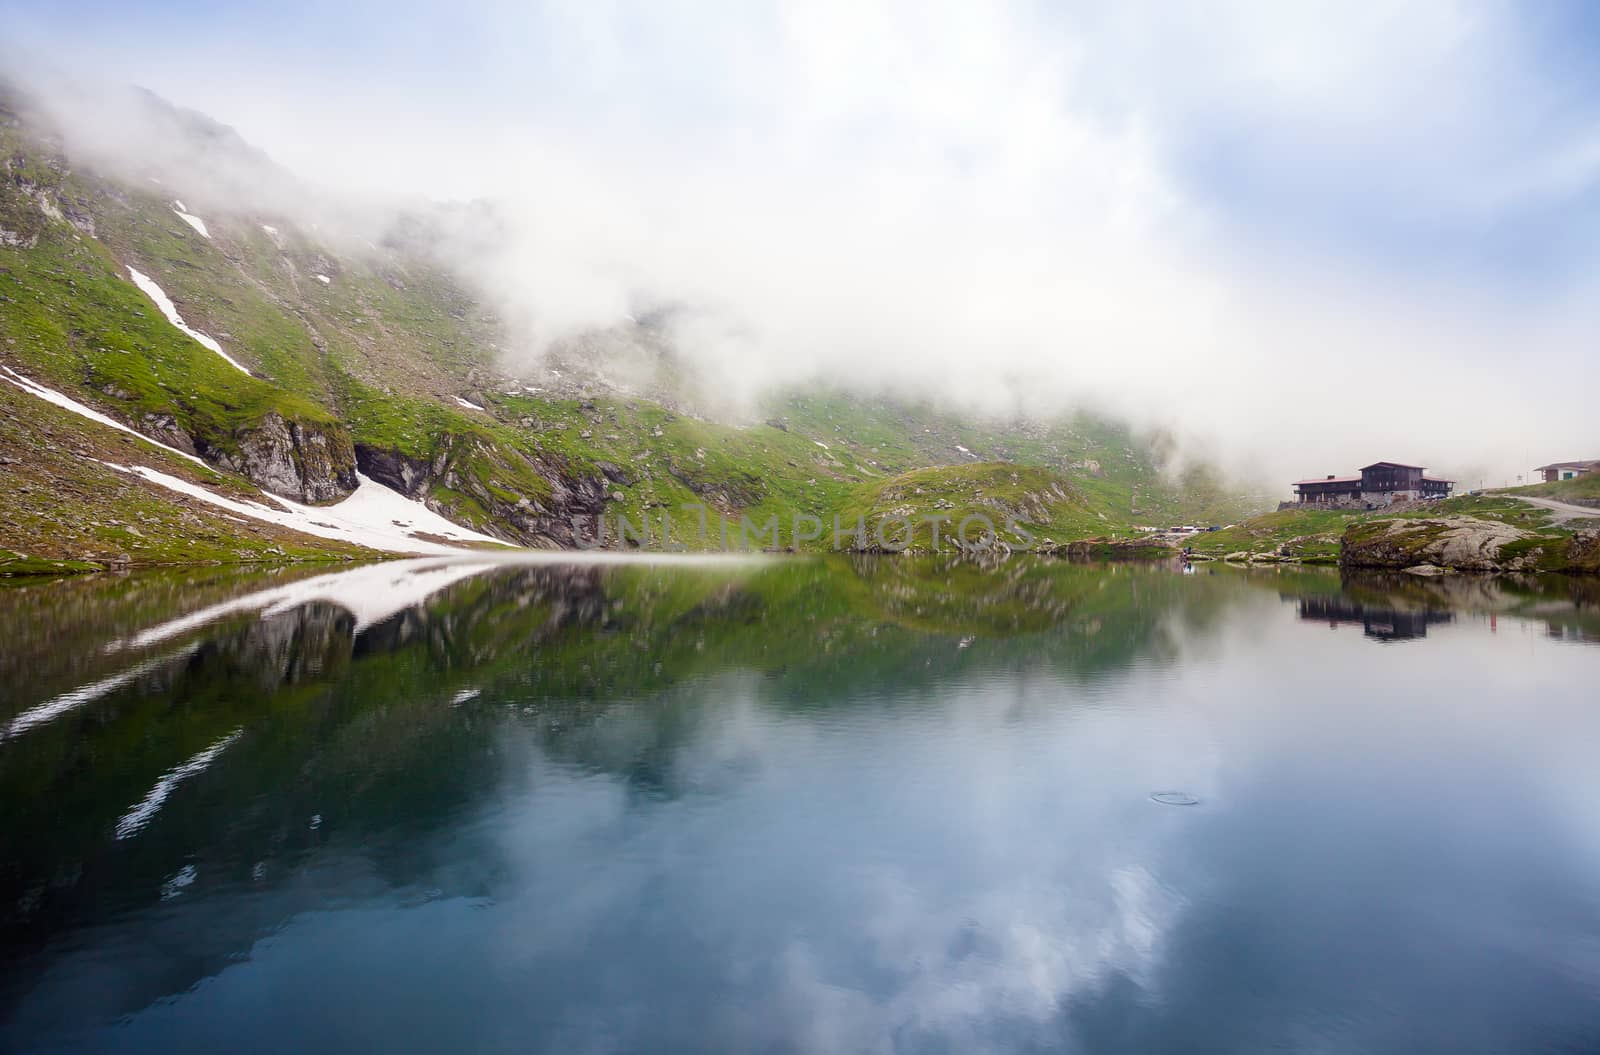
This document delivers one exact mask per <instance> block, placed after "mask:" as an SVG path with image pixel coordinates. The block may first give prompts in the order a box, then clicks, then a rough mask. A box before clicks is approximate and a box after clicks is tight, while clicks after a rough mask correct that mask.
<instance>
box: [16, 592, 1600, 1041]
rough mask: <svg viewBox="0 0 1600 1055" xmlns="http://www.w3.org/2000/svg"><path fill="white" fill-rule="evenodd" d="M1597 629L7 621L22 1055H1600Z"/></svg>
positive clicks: (1196, 602)
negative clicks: (360, 1054)
mask: <svg viewBox="0 0 1600 1055" xmlns="http://www.w3.org/2000/svg"><path fill="white" fill-rule="evenodd" d="M1597 604H1600V584H1597V583H1595V582H1592V581H1591V582H1580V581H1565V580H1563V581H1554V582H1545V581H1526V582H1519V581H1512V580H1494V581H1489V580H1474V579H1466V578H1455V577H1452V578H1448V579H1437V580H1414V579H1405V578H1403V577H1401V578H1395V579H1351V578H1345V579H1341V577H1340V575H1339V574H1338V573H1337V572H1331V571H1328V572H1324V571H1315V570H1310V569H1282V570H1267V571H1259V570H1258V571H1243V570H1235V569H1227V568H1201V569H1199V570H1198V571H1197V572H1195V573H1193V574H1183V573H1182V572H1181V571H1180V570H1178V569H1173V568H1167V567H1154V566H1138V567H1116V568H1099V567H1086V566H1075V565H1070V564H1065V563H1048V562H1035V561H1013V562H1011V563H1009V564H1006V565H1002V566H1001V567H1000V568H998V569H981V568H976V567H972V566H970V565H945V564H934V563H919V562H916V561H911V560H884V561H862V562H858V563H848V562H844V561H839V562H826V561H814V562H801V561H776V562H772V563H765V564H742V565H736V566H712V567H661V566H652V567H641V566H622V567H616V566H583V565H540V566H515V567H507V566H497V565H486V564H481V563H480V564H470V563H469V564H448V563H443V562H439V561H418V562H408V563H402V564H392V565H385V566H382V567H381V568H362V569H355V570H353V571H349V572H340V573H334V574H329V573H328V572H326V571H325V570H318V569H301V570H293V571H285V572H280V573H276V574H265V575H263V574H253V575H244V574H238V573H232V572H225V571H207V572H186V573H182V574H158V575H131V576H126V577H121V578H99V579H84V580H81V581H73V582H63V583H54V584H35V585H29V586H25V587H22V586H15V585H13V586H9V587H5V588H0V1050H8V1051H9V1050H16V1051H29V1050H41V1051H51V1050H66V1051H160V1052H164V1053H166V1052H173V1051H229V1052H239V1051H245V1052H256V1051H260V1052H268V1051H271V1052H278V1051H296V1052H338V1053H347V1052H352V1051H364V1050H372V1051H384V1052H442V1051H449V1052H457V1051H459V1052H474V1051H485V1052H518V1053H521V1052H562V1053H569V1052H652V1053H656V1052H668V1053H670V1052H700V1051H711V1052H771V1053H781V1052H960V1053H968V1052H991V1051H992V1052H1056V1051H1062V1052H1139V1053H1147V1052H1185V1053H1192V1052H1241V1051H1250V1052H1261V1051H1286V1052H1318V1053H1326V1052H1361V1053H1367V1052H1395V1053H1402V1052H1403V1053H1416V1052H1450V1053H1462V1052H1511V1051H1515V1052H1589V1051H1596V1050H1600V647H1596V642H1597V641H1600V608H1597ZM1160 792H1176V793H1179V794H1180V795H1183V796H1192V797H1193V798H1194V799H1197V800H1198V801H1197V802H1196V803H1195V804H1194V805H1188V806H1174V805H1164V804H1162V803H1160V802H1158V801H1155V800H1153V799H1152V795H1153V794H1156V793H1160Z"/></svg>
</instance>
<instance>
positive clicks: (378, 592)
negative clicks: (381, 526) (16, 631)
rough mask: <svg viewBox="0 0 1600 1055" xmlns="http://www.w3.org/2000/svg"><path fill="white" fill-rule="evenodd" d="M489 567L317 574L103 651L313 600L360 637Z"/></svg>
mask: <svg viewBox="0 0 1600 1055" xmlns="http://www.w3.org/2000/svg"><path fill="white" fill-rule="evenodd" d="M493 567H496V565H495V564H494V563H493V562H476V563H473V562H464V563H458V562H453V561H443V560H438V559H429V558H422V559H418V560H406V561H394V562H392V563H387V564H373V565H368V566H366V567H362V568H355V569H353V570H351V571H340V572H334V573H333V574H331V575H318V576H316V577H314V578H310V579H302V580H301V581H299V582H292V583H289V584H288V585H287V586H278V587H274V588H273V589H270V590H261V591H259V592H257V593H252V594H246V595H245V596H243V597H235V598H234V599H233V600H231V601H223V602H221V603H220V604H214V605H211V606H210V607H208V608H202V609H200V610H199V611H198V612H191V613H190V614H189V615H186V616H183V617H182V618H180V619H173V620H170V621H168V622H165V623H161V624H160V625H158V626H153V627H150V628H149V629H147V630H144V631H141V632H140V633H138V634H135V635H134V636H133V637H131V638H127V639H126V640H123V641H116V642H113V643H112V644H110V645H108V646H107V648H106V650H107V651H108V652H109V651H116V650H120V649H125V648H144V647H145V646H147V645H153V644H156V643H157V642H160V641H165V640H167V639H168V638H172V637H176V636H177V635H179V634H182V633H185V632H186V631H189V630H194V629H196V628H198V627H202V626H205V625H206V624H207V623H214V622H216V621H217V620H218V619H222V618H224V617H226V616H230V615H234V614H236V613H239V612H257V611H258V612H260V613H261V615H262V617H263V618H266V617H268V616H273V615H277V614H278V613H280V612H287V611H290V610H292V609H294V608H298V607H300V606H301V605H304V604H310V603H311V602H313V601H326V602H329V603H330V604H336V605H338V606H339V607H341V608H343V609H344V610H345V611H347V612H349V613H350V614H351V615H353V616H355V617H356V627H355V628H356V631H357V632H358V633H359V632H360V631H361V630H363V629H365V628H366V627H369V626H371V625H372V624H374V623H379V622H382V621H383V620H385V619H387V618H389V616H391V615H393V614H395V613H396V612H400V611H404V610H405V609H407V608H410V607H412V606H413V605H418V604H421V603H422V602H423V601H425V600H427V599H428V598H429V597H431V596H432V595H434V594H435V593H438V592H439V591H440V590H442V589H444V588H445V587H446V586H449V585H450V584H451V583H456V582H460V581H461V580H463V579H470V578H471V577H472V576H474V575H479V574H481V573H483V572H485V571H488V570H489V569H490V568H493Z"/></svg>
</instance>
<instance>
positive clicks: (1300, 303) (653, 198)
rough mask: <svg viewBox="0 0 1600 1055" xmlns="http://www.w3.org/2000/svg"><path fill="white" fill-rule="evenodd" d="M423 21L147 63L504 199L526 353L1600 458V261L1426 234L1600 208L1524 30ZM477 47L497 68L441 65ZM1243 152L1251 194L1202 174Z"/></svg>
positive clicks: (816, 17)
mask: <svg viewBox="0 0 1600 1055" xmlns="http://www.w3.org/2000/svg"><path fill="white" fill-rule="evenodd" d="M361 10H363V9H359V8H358V9H357V13H356V14H355V15H349V16H348V17H349V18H350V20H351V22H352V23H354V22H356V21H359V14H360V11H361ZM392 21H393V22H394V24H395V26H398V27H399V28H394V26H390V27H386V28H384V29H382V30H380V31H379V32H381V34H382V36H381V38H380V40H379V41H378V43H377V44H375V45H373V46H371V47H368V48H366V49H365V50H363V45H361V43H360V41H359V39H357V38H354V37H352V38H349V39H346V38H342V37H339V36H338V33H339V24H336V25H335V26H334V27H333V28H331V29H329V30H327V33H328V34H329V35H330V36H329V37H328V38H327V39H325V40H323V45H324V47H325V48H329V49H336V48H341V47H342V48H346V49H347V50H348V54H347V56H345V58H346V59H347V61H339V62H331V61H328V56H327V55H326V54H323V53H321V52H318V53H317V54H316V55H315V59H314V61H313V60H307V61H304V62H300V63H298V64H297V63H296V60H294V59H293V58H290V57H285V55H284V54H282V53H274V54H273V55H272V57H271V58H270V59H267V58H263V59H262V60H261V61H260V62H259V63H258V64H256V66H255V67H254V68H259V69H261V70H271V71H274V74H275V75H274V76H273V77H270V78H269V77H265V76H263V77H261V78H253V77H252V76H250V74H249V72H248V70H249V69H251V68H253V67H252V64H251V63H248V62H247V63H243V64H242V65H241V64H240V62H239V56H240V53H241V50H243V51H245V52H248V49H249V47H250V45H249V43H248V42H245V41H240V40H237V39H232V38H223V37H222V36H221V34H222V30H217V31H216V34H215V35H214V36H215V39H212V40H211V41H210V42H211V43H213V44H215V45H217V46H216V47H214V48H206V47H197V46H194V45H195V44H196V43H197V42H198V43H201V44H203V43H205V42H206V40H207V38H206V33H207V32H208V30H207V27H205V26H204V25H198V26H196V27H195V28H194V30H193V33H194V34H195V37H196V40H195V41H189V42H186V43H187V44H189V45H190V46H189V48H188V52H189V54H190V55H191V56H198V58H197V59H196V60H195V61H193V62H191V63H187V64H185V65H184V66H181V67H176V66H173V65H171V64H165V63H163V62H161V61H160V60H161V55H160V52H159V49H157V50H155V51H150V50H149V49H143V50H141V51H140V53H139V55H138V56H128V55H126V54H121V55H120V56H119V57H118V59H117V62H118V63H119V65H118V66H117V67H115V68H119V69H124V70H126V73H127V75H128V76H129V77H130V79H137V80H143V81H147V82H149V83H152V84H153V86H155V87H156V88H157V89H158V90H162V91H164V92H166V93H167V94H170V95H173V96H175V97H176V98H177V99H178V101H180V102H188V103H191V104H195V103H198V104H201V105H203V106H205V107H207V108H214V109H216V110H217V111H219V112H218V114H217V116H219V117H220V118H222V119H223V120H226V121H229V122H230V123H233V124H235V125H236V126H238V127H240V128H241V130H242V132H243V133H244V134H245V136H246V137H247V138H251V139H255V140H258V141H260V142H261V143H262V144H263V145H264V146H265V147H267V149H268V151H269V152H270V153H272V154H273V155H274V156H276V157H278V158H280V159H282V160H284V161H286V162H288V163H289V164H290V166H291V167H293V168H296V169H297V170H299V171H302V172H304V173H305V174H307V175H308V176H310V177H311V178H313V179H315V180H319V181H324V182H332V183H336V184H339V185H343V186H346V187H371V188H381V189H383V190H385V191H406V192H412V193H421V194H431V195H435V196H465V195H481V196H485V197H490V198H493V199H495V200H496V201H497V202H498V203H499V206H498V212H497V214H496V215H497V218H498V220H499V222H501V223H502V224H503V230H504V231H505V232H506V233H507V234H509V235H510V238H509V240H508V241H507V242H506V243H505V245H504V247H503V248H501V249H497V250H495V249H486V248H485V247H484V246H483V244H481V242H477V241H474V243H473V247H472V250H471V252H463V253H462V254H461V257H462V264H463V267H464V268H465V269H466V270H468V271H469V272H470V273H471V274H472V275H473V277H474V278H475V280H476V281H477V282H478V283H479V284H480V285H481V286H482V287H483V288H484V289H485V290H486V291H487V293H488V294H489V295H490V296H491V297H492V298H493V299H494V300H495V301H496V302H497V303H498V304H499V305H500V306H501V307H502V308H503V309H505V311H506V312H507V314H508V316H509V317H510V318H511V319H513V320H514V321H515V322H517V323H518V324H519V326H520V328H521V332H522V335H523V337H524V338H525V340H526V342H527V346H528V347H530V348H532V349H535V350H536V349H537V348H539V347H541V346H542V345H543V344H544V343H545V342H547V341H548V340H550V339H552V338H555V337H560V336H563V335H567V334H571V333H573V332H576V331H580V330H583V329H585V328H589V327H595V326H605V325H610V324H614V323H616V322H618V321H619V320H620V319H622V318H623V317H624V315H625V314H626V313H629V312H632V311H635V310H637V309H638V308H640V307H648V306H651V305H675V306H680V307H682V308H683V309H684V310H683V311H682V312H681V313H680V314H679V315H678V316H677V319H678V322H677V326H678V327H679V337H680V338H681V340H682V342H683V345H684V347H685V349H686V351H687V352H688V354H689V355H690V356H691V357H692V358H694V359H697V360H698V361H699V362H701V363H702V364H703V365H704V366H705V368H706V372H707V373H708V374H709V375H710V376H713V377H715V378H717V380H718V383H719V385H720V386H722V387H723V388H724V389H725V391H726V393H728V394H731V395H732V396H734V397H737V396H740V395H743V394H748V393H749V392H750V391H753V390H755V389H758V388H760V387H762V386H764V385H767V384H771V383H773V382H774V381H782V380H789V379H797V378H803V377H807V376H818V375H820V376H823V377H828V378H831V379H836V380H842V379H853V380H855V381H857V382H860V383H863V384H869V385H891V384H892V385H902V386H903V385H913V386H918V387H921V388H923V389H926V390H929V391H933V392H935V393H940V394H944V395H948V396H950V397H952V398H958V399H961V400H965V401H968V402H971V403H974V404H977V405H980V406H985V407H991V408H993V407H1011V406H1015V405H1017V403H1018V401H1019V399H1020V400H1022V401H1024V402H1032V403H1035V404H1043V405H1048V404H1049V403H1051V402H1056V401H1063V400H1095V401H1098V402H1103V403H1107V404H1109V405H1111V406H1112V407H1114V408H1117V409H1119V410H1121V411H1123V412H1126V413H1128V414H1130V415H1132V416H1134V417H1135V418H1136V419H1138V420H1141V421H1144V422H1162V423H1167V424H1173V425H1176V426H1177V427H1178V428H1179V429H1180V430H1182V431H1186V432H1188V433H1190V434H1192V435H1198V436H1205V437H1210V438H1214V439H1215V440H1216V441H1217V449H1219V450H1222V451H1224V452H1226V453H1227V454H1229V455H1230V456H1233V457H1235V458H1236V459H1241V460H1242V459H1247V458H1255V459H1256V460H1257V461H1259V462H1261V463H1263V464H1265V465H1266V466H1267V467H1268V468H1269V469H1270V470H1271V471H1272V472H1273V473H1274V474H1276V475H1280V476H1282V475H1287V474H1293V475H1300V474H1303V473H1316V472H1324V471H1335V470H1340V469H1346V468H1351V467H1353V466H1354V465H1356V464H1360V463H1361V462H1362V461H1365V460H1368V459H1370V458H1375V457H1402V458H1407V459H1420V460H1424V461H1427V462H1429V463H1431V464H1433V465H1435V466H1436V467H1438V468H1440V469H1442V470H1444V471H1447V472H1463V473H1464V472H1466V471H1468V470H1469V469H1472V468H1474V467H1479V466H1481V467H1483V471H1484V472H1485V473H1487V474H1492V475H1493V476H1496V477H1502V476H1510V475H1512V474H1514V473H1516V472H1518V471H1521V470H1523V469H1525V468H1526V466H1525V465H1524V464H1523V462H1524V461H1525V460H1527V459H1531V460H1532V461H1533V462H1535V463H1537V462H1539V461H1543V460H1547V458H1551V457H1558V456H1559V457H1569V456H1579V455H1582V454H1583V453H1584V452H1585V451H1587V450H1588V445H1591V444H1592V443H1593V442H1595V438H1594V436H1593V434H1592V430H1591V429H1590V427H1589V425H1588V415H1587V411H1586V409H1585V406H1584V399H1585V393H1586V392H1588V391H1593V390H1594V387H1595V382H1596V381H1597V380H1600V378H1597V377H1596V368H1595V366H1594V357H1593V356H1592V355H1591V354H1590V353H1589V346H1590V343H1591V342H1590V338H1589V336H1588V335H1589V334H1591V333H1592V332H1593V323H1594V322H1595V321H1596V320H1595V319H1594V312H1593V310H1592V309H1589V308H1586V307H1584V306H1583V305H1585V304H1586V303H1589V302H1591V301H1592V299H1593V294H1594V292H1595V286H1596V282H1595V278H1594V273H1593V269H1592V267H1591V265H1592V263H1593V261H1592V259H1587V258H1586V259H1567V260H1557V261H1556V263H1555V264H1554V265H1551V264H1550V263H1549V262H1548V261H1541V262H1540V263H1539V266H1540V267H1541V268H1543V269H1544V272H1545V273H1547V274H1548V281H1547V282H1545V283H1544V284H1543V285H1536V284H1534V283H1531V282H1528V281H1526V280H1524V279H1522V278H1521V277H1520V276H1519V274H1518V271H1519V266H1520V265H1519V261H1518V260H1515V259H1508V260H1506V261H1504V266H1503V270H1501V271H1496V270H1495V269H1494V268H1490V269H1489V270H1488V271H1484V270H1482V269H1479V270H1473V269H1462V268H1456V267H1454V266H1453V263H1454V261H1453V259H1452V256H1451V253H1452V252H1453V250H1440V249H1436V248H1433V247H1431V246H1430V245H1427V244H1423V243H1424V242H1425V241H1426V239H1425V238H1423V237H1422V236H1420V235H1418V234H1417V230H1418V229H1419V227H1418V226H1414V225H1420V228H1422V229H1426V230H1427V231H1428V232H1442V234H1441V235H1440V236H1439V237H1440V238H1441V239H1443V241H1444V242H1448V243H1449V244H1452V245H1454V244H1464V245H1467V246H1469V247H1471V246H1475V245H1477V244H1478V243H1477V242H1476V241H1475V240H1477V239H1480V238H1481V237H1483V232H1486V231H1487V232H1503V230H1504V229H1505V228H1507V227H1510V228H1512V229H1513V231H1515V229H1516V227H1517V225H1519V224H1520V225H1527V226H1528V229H1529V233H1528V234H1527V238H1529V239H1533V240H1537V238H1538V237H1539V235H1538V230H1537V229H1536V228H1535V227H1533V226H1532V221H1530V220H1528V219H1527V217H1526V215H1525V213H1524V210H1526V209H1529V208H1539V209H1552V208H1553V209H1559V208H1560V207H1561V206H1562V204H1563V203H1564V202H1566V201H1569V200H1571V199H1572V198H1573V196H1575V195H1581V194H1584V193H1591V192H1593V190H1594V185H1595V184H1594V180H1595V175H1596V169H1597V163H1596V160H1595V151H1594V142H1595V138H1594V137H1595V134H1596V133H1595V128H1596V127H1597V126H1596V124H1595V120H1594V111H1592V110H1591V111H1590V114H1589V118H1588V120H1589V124H1588V125H1587V126H1585V125H1584V124H1583V119H1582V117H1581V113H1580V116H1579V117H1578V118H1574V117H1572V110H1573V108H1572V105H1571V102H1572V100H1571V99H1570V98H1568V97H1567V96H1564V95H1563V88H1562V86H1560V85H1558V84H1555V83H1553V80H1552V77H1551V76H1550V75H1549V74H1547V73H1546V72H1544V71H1543V70H1542V67H1541V64H1540V62H1539V56H1538V55H1537V54H1536V51H1535V45H1536V43H1537V42H1536V41H1533V40H1532V39H1531V38H1530V36H1529V34H1528V32H1526V31H1524V30H1523V29H1522V28H1521V27H1520V24H1519V23H1518V22H1517V21H1515V20H1513V19H1512V18H1511V17H1510V15H1509V13H1508V12H1506V11H1505V10H1503V9H1502V8H1501V6H1500V5H1498V4H1469V3H1457V2H1437V3H1404V4H1400V3H1396V4H1376V5H1365V6H1363V7H1362V8H1361V9H1360V10H1355V11H1352V10H1351V9H1349V8H1348V6H1347V5H1334V4H1311V5H1293V6H1284V5H1270V4H1265V5H1264V4H1250V3H1242V2H1241V3H1228V4H1223V5H1208V6H1207V7H1206V8H1205V9H1204V10H1200V9H1191V10H1188V11H1182V10H1174V9H1173V8H1172V7H1171V6H1170V5H1165V4H1159V5H1157V4H1132V5H1119V6H1117V7H1115V8H1110V9H1098V10H1089V11H1086V12H1076V13H1072V14H1059V13H1054V12H1041V11H1039V10H1037V9H1034V8H1032V7H1029V6H1026V5H968V4H955V3H950V4H936V5H933V6H929V5H926V4H910V3H894V2H891V3H884V4H872V5H862V4H851V3H842V2H840V3H820V2H818V3H805V4H777V5H758V6H752V5H743V4H726V5H713V6H710V7H701V8H697V9H696V11H695V12H694V14H693V16H692V17H691V16H688V15H685V14H684V13H683V12H682V11H668V10H666V9H663V8H658V7H655V6H651V5H641V6H638V7H630V6H608V5H589V4H581V5H564V4H549V5H539V6H535V7H533V8H527V7H525V6H523V5H512V4H500V3H493V2H484V3H476V4H474V3H455V4H451V5H448V8H446V7H445V6H442V5H431V4H421V5H413V6H412V7H410V8H408V9H406V10H404V11H402V12H401V13H400V14H399V15H398V16H397V18H396V19H394V20H392ZM341 24H342V23H341ZM445 24H449V25H451V26H453V27H455V33H456V36H457V38H459V40H460V41H464V42H466V43H464V44H461V45H458V46H457V47H456V48H455V50H454V51H450V52H449V53H448V54H447V55H446V56H445V57H444V58H439V57H437V56H436V55H434V54H433V52H431V51H430V50H429V49H428V48H427V47H426V44H427V42H428V41H429V40H431V39H434V36H435V34H433V33H430V32H428V30H429V28H430V27H435V26H440V25H445ZM291 30H295V31H298V32H302V33H315V32H316V28H315V26H313V25H310V24H307V25H305V26H300V27H298V29H297V30H296V27H295V26H294V25H292V24H291V26H289V27H287V28H286V29H285V32H289V31H291ZM268 43H270V42H268ZM173 46H174V47H176V46H177V44H176V43H174V45H173ZM262 46H263V47H265V46H267V45H266V44H263V45H262ZM464 49H470V50H471V55H470V60H471V61H464V60H462V58H461V54H460V53H461V52H462V51H463V50H464ZM85 50H86V51H87V52H88V53H90V54H98V52H96V49H95V48H94V46H93V43H92V42H90V43H89V44H88V45H85ZM208 56H217V57H215V58H208ZM224 59H225V60H226V61H227V62H228V63H229V64H230V65H231V67H232V68H234V69H241V68H242V69H243V70H245V71H246V72H244V73H242V74H237V73H236V74H230V75H229V76H228V77H226V78H224V77H223V76H222V75H221V71H220V69H218V68H217V67H218V65H219V64H220V63H221V62H222V61H223V60H224ZM138 63H148V65H138ZM451 63H454V64H455V65H454V66H453V67H450V68H449V69H446V67H449V66H450V64H451ZM285 67H290V68H291V69H290V72H292V74H293V76H292V77H290V78H287V79H286V78H285V77H283V76H282V74H283V73H284V72H285ZM447 73H453V77H451V76H447V75H446V74H447ZM357 85H364V86H365V87H360V88H357ZM380 89H381V90H380ZM1568 95H1570V92H1569V93H1568ZM1218 157H1220V158H1221V161H1222V163H1229V162H1233V161H1237V162H1238V163H1239V165H1240V166H1241V167H1240V168H1239V170H1238V171H1230V173H1229V176H1228V178H1224V179H1221V180H1220V181H1217V180H1213V181H1209V182H1208V180H1207V179H1206V178H1204V174H1203V173H1197V171H1196V170H1195V166H1196V164H1198V163H1199V162H1197V159H1204V158H1212V159H1215V158H1218ZM1252 181H1255V182H1254V183H1252ZM208 208H210V206H208ZM1273 210H1277V211H1276V212H1274V211H1273ZM1533 248H1534V249H1535V250H1537V249H1539V248H1540V247H1539V246H1537V245H1536V246H1534V247H1533ZM1480 255H1491V256H1492V254H1487V253H1480ZM1533 266H1534V265H1533V264H1532V263H1529V264H1528V267H1529V268H1532V267H1533ZM1553 376H1555V377H1561V378H1563V382H1562V384H1560V385H1559V386H1552V385H1551V384H1549V378H1551V377H1553ZM1485 411H1488V413H1485ZM1588 452H1589V453H1594V452H1593V451H1588Z"/></svg>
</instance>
